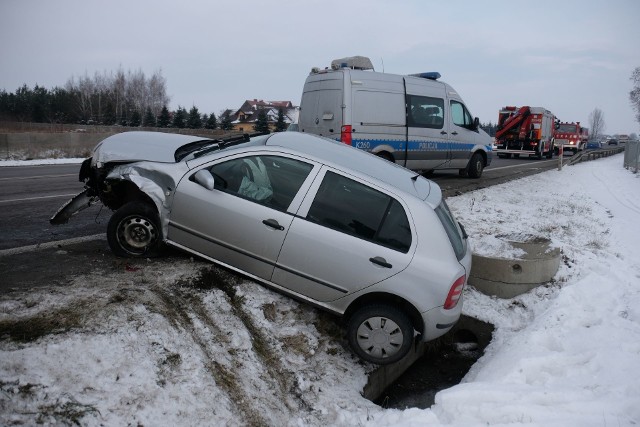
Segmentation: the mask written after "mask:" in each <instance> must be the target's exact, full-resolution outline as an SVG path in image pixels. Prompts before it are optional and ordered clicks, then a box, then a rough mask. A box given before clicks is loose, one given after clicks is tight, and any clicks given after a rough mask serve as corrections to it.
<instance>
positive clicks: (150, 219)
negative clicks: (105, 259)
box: [107, 202, 162, 258]
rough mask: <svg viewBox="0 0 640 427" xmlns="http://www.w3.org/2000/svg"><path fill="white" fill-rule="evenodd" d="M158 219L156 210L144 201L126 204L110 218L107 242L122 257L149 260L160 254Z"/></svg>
mask: <svg viewBox="0 0 640 427" xmlns="http://www.w3.org/2000/svg"><path fill="white" fill-rule="evenodd" d="M161 240H162V239H161V230H160V219H159V217H158V213H157V212H156V210H155V208H154V207H152V206H150V205H149V204H148V203H144V202H129V203H127V204H125V205H123V206H122V207H121V208H120V209H118V210H117V211H115V212H114V214H113V215H111V219H110V220H109V224H108V225H107V242H108V243H109V247H110V248H111V251H112V252H113V253H114V254H115V255H116V256H119V257H123V258H149V257H154V256H157V255H158V253H159V252H160V241H161Z"/></svg>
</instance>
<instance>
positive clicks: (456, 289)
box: [444, 275, 466, 310]
mask: <svg viewBox="0 0 640 427" xmlns="http://www.w3.org/2000/svg"><path fill="white" fill-rule="evenodd" d="M465 279H466V276H465V275H462V276H460V277H458V280H456V281H455V282H453V285H451V289H449V295H447V300H446V301H445V302H444V309H445V310H451V309H452V308H454V307H455V306H456V305H458V301H460V297H461V296H462V289H463V288H464V281H465Z"/></svg>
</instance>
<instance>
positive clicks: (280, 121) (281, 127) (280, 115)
mask: <svg viewBox="0 0 640 427" xmlns="http://www.w3.org/2000/svg"><path fill="white" fill-rule="evenodd" d="M275 130H276V132H282V131H284V130H287V124H286V123H285V121H284V111H283V110H282V108H279V109H278V120H277V121H276V129H275Z"/></svg>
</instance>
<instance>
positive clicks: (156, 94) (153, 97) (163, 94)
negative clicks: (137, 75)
mask: <svg viewBox="0 0 640 427" xmlns="http://www.w3.org/2000/svg"><path fill="white" fill-rule="evenodd" d="M147 84H148V85H149V88H148V89H149V104H148V105H147V107H149V108H150V109H151V112H153V115H154V116H155V117H158V116H159V115H160V111H162V107H164V106H165V105H167V104H169V101H170V98H169V97H168V96H167V81H166V79H165V78H164V76H163V75H162V69H160V70H157V71H156V72H155V73H153V76H151V78H150V79H149V80H148V81H147Z"/></svg>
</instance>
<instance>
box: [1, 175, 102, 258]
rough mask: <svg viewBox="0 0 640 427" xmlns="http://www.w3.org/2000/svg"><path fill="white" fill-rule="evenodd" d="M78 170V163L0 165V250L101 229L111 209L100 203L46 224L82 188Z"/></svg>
mask: <svg viewBox="0 0 640 427" xmlns="http://www.w3.org/2000/svg"><path fill="white" fill-rule="evenodd" d="M79 170H80V165H79V164H72V165H43V166H19V167H11V166H7V167H0V250H2V249H9V248H16V247H22V246H28V245H37V244H41V243H45V242H51V241H57V240H66V239H71V238H75V237H81V236H89V235H94V234H99V233H104V232H105V229H106V224H107V221H108V220H109V216H110V215H111V211H109V210H108V209H106V208H102V209H101V207H102V206H101V205H100V204H97V205H94V206H92V207H90V208H88V209H86V210H85V211H83V212H82V213H81V214H79V215H78V216H77V217H75V218H72V220H71V221H69V223H67V224H64V225H57V226H53V225H50V224H49V218H51V216H53V214H54V213H56V212H57V210H58V208H60V206H62V205H63V204H64V203H65V202H66V201H67V200H69V199H70V198H71V197H73V196H75V195H76V194H78V193H79V192H81V191H82V189H83V188H84V186H83V184H82V183H81V182H79V181H78V172H79Z"/></svg>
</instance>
